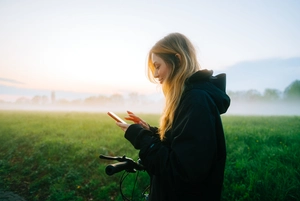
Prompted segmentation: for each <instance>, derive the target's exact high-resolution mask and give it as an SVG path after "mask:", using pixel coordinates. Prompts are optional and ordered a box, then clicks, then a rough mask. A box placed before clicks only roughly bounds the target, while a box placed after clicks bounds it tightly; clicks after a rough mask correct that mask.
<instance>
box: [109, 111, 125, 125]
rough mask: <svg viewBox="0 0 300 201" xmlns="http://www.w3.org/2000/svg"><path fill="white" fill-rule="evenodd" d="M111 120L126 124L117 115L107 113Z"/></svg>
mask: <svg viewBox="0 0 300 201" xmlns="http://www.w3.org/2000/svg"><path fill="white" fill-rule="evenodd" d="M107 114H108V115H109V116H110V117H111V118H113V119H114V120H116V121H117V122H120V123H123V124H127V123H126V122H125V121H124V120H123V119H121V118H120V117H119V116H118V115H116V114H115V113H113V112H108V113H107Z"/></svg>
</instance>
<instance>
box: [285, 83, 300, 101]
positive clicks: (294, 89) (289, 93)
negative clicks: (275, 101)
mask: <svg viewBox="0 0 300 201" xmlns="http://www.w3.org/2000/svg"><path fill="white" fill-rule="evenodd" d="M284 96H285V98H287V99H289V100H296V99H297V100H298V99H300V80H295V81H294V82H292V83H291V84H290V85H289V86H288V87H287V88H285V90H284Z"/></svg>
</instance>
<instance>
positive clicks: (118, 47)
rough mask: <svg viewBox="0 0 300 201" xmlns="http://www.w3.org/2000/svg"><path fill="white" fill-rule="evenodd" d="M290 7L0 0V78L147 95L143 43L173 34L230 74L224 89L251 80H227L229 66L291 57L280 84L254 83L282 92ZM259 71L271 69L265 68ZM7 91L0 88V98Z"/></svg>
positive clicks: (297, 54) (203, 61) (292, 23)
mask: <svg viewBox="0 0 300 201" xmlns="http://www.w3.org/2000/svg"><path fill="white" fill-rule="evenodd" d="M299 10H300V1H297V0H286V1H281V0H280V1H279V0H272V1H271V0H263V1H261V0H253V1H246V0H240V1H237V0H235V1H233V0H227V1H219V0H214V1H202V0H199V1H196V0H195V1H192V0H190V1H187V0H172V1H169V0H163V1H161V0H150V1H142V0H126V1H121V0H105V1H104V0H84V1H83V0H82V1H78V0H51V1H50V0H49V1H46V0H0V27H1V29H0V44H1V45H0V85H2V86H10V87H18V88H24V89H36V90H49V91H52V90H54V91H72V92H78V93H94V94H101V93H108V94H109V93H126V92H132V91H133V92H138V93H141V94H148V93H155V92H157V91H159V89H158V87H157V86H156V85H153V84H152V83H150V82H149V81H148V79H147V77H146V71H145V69H146V58H147V54H148V51H149V49H150V48H151V47H152V46H153V45H154V44H155V42H156V41H158V40H159V39H161V38H162V37H164V36H165V35H167V34H169V33H172V32H180V33H182V34H184V35H186V36H187V37H188V38H189V39H190V40H191V41H192V42H193V44H194V45H195V47H196V49H197V52H198V54H197V56H198V59H199V63H200V65H201V67H202V68H203V69H212V70H214V71H215V72H225V73H226V72H236V74H234V73H233V74H230V75H231V77H230V76H229V78H232V79H227V80H228V83H229V84H228V87H229V88H228V89H229V90H246V89H250V88H253V83H254V82H253V81H248V82H243V83H238V81H239V80H240V79H235V78H237V77H239V78H242V77H243V76H244V75H245V74H249V68H248V69H246V68H243V67H242V65H239V64H245V63H246V64H249V63H251V64H255V65H256V64H257V63H259V64H261V63H264V62H265V61H270V62H269V63H268V64H269V65H270V66H272V65H273V64H274V61H278V60H280V61H289V60H290V59H292V60H293V59H294V60H293V61H296V63H295V62H294V64H293V68H292V72H290V71H289V75H288V76H282V77H280V78H276V79H274V80H280V81H281V82H278V81H276V82H274V85H271V86H269V85H268V84H269V83H270V81H268V80H265V79H260V82H259V84H257V85H255V86H254V87H257V88H258V90H263V88H265V87H270V88H272V87H273V88H278V87H280V86H281V88H280V90H282V89H284V87H286V86H287V84H289V83H291V82H292V81H293V79H300V71H299V69H300V62H299V61H300V60H299V58H300V37H299V36H300V12H299ZM260 61H262V62H261V63H260ZM285 65H286V64H283V65H279V67H278V68H280V69H283V68H285V67H286V66H285ZM258 66H259V65H258ZM248 67H249V66H248ZM250 68H251V66H250ZM287 68H288V67H287ZM233 69H238V70H234V71H233ZM295 69H296V70H295ZM297 69H298V70H297ZM259 71H260V72H261V74H260V75H262V76H261V77H264V76H263V75H264V74H265V75H268V76H270V75H272V68H270V67H267V68H264V67H263V66H262V67H261V68H260V69H259ZM250 72H251V70H250ZM277 72H278V71H277ZM237 73H238V74H237ZM250 74H251V73H250ZM276 75H277V76H280V73H277V74H276ZM256 79H257V80H258V79H259V78H258V76H256ZM254 81H255V80H254ZM276 84H277V85H276ZM259 87H261V88H259ZM9 96H12V95H7V94H5V93H4V92H1V91H0V98H2V99H4V98H9Z"/></svg>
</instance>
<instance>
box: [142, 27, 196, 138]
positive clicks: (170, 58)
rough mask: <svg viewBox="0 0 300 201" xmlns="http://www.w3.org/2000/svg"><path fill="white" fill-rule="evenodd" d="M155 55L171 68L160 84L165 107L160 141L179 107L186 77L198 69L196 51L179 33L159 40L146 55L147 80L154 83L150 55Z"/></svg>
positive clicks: (170, 125) (153, 69) (153, 71)
mask: <svg viewBox="0 0 300 201" xmlns="http://www.w3.org/2000/svg"><path fill="white" fill-rule="evenodd" d="M152 54H155V55H157V56H158V57H160V58H161V59H163V60H164V62H165V63H166V64H167V66H168V67H169V68H171V73H170V75H169V76H168V78H167V79H166V80H165V81H164V82H163V84H162V90H163V93H164V96H165V107H164V110H163V113H162V116H161V119H160V128H159V134H160V138H161V140H163V139H164V137H165V133H166V132H167V131H168V130H169V129H170V128H171V127H172V125H173V121H174V113H175V110H176V108H177V107H178V105H179V101H180V98H181V96H182V93H183V90H184V82H185V81H186V79H187V78H188V77H190V76H191V75H192V74H193V73H195V72H196V71H198V70H199V69H200V65H199V63H198V61H197V55H196V50H195V48H194V46H193V44H192V43H191V41H190V40H189V39H188V38H187V37H186V36H184V35H183V34H180V33H171V34H169V35H167V36H165V37H164V38H162V39H161V40H159V41H158V42H157V43H156V44H155V45H154V46H153V47H152V48H151V50H150V51H149V54H148V78H149V80H150V81H151V82H154V83H156V80H155V77H154V73H155V66H154V64H153V63H152V59H151V55H152Z"/></svg>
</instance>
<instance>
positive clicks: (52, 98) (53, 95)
mask: <svg viewBox="0 0 300 201" xmlns="http://www.w3.org/2000/svg"><path fill="white" fill-rule="evenodd" d="M55 100H56V96H55V91H51V103H52V104H53V103H55Z"/></svg>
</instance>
